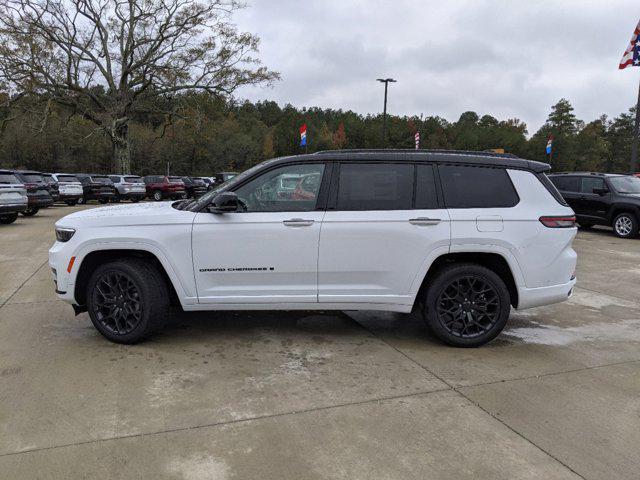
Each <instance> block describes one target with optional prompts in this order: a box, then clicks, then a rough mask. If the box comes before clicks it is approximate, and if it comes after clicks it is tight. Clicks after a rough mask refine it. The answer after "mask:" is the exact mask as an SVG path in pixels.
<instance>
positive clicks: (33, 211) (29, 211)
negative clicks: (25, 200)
mask: <svg viewBox="0 0 640 480" xmlns="http://www.w3.org/2000/svg"><path fill="white" fill-rule="evenodd" d="M39 210H40V209H39V208H35V207H32V208H27V209H26V210H25V211H24V212H21V213H22V215H24V216H25V217H33V216H34V215H35V214H36V213H38V211H39Z"/></svg>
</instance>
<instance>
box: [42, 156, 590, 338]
mask: <svg viewBox="0 0 640 480" xmlns="http://www.w3.org/2000/svg"><path fill="white" fill-rule="evenodd" d="M548 169H549V166H548V165H547V164H544V163H538V162H533V161H529V160H523V159H519V158H515V157H512V156H508V155H499V154H485V153H474V152H442V151H367V150H364V151H342V152H340V151H337V152H322V153H316V154H309V155H299V156H294V157H284V158H278V159H274V160H269V161H266V162H263V163H261V164H259V165H257V166H255V167H253V168H251V169H249V170H247V171H245V172H244V173H241V174H239V175H238V176H236V177H234V178H233V179H231V180H230V181H229V182H227V183H226V184H224V185H223V186H222V187H221V188H218V189H216V190H212V191H211V192H209V193H207V194H205V195H204V196H202V197H200V198H199V199H197V200H183V201H178V202H173V203H169V202H165V203H157V204H145V205H126V206H112V207H105V208H98V209H92V210H85V211H82V212H76V213H73V214H71V215H68V216H66V217H64V218H62V219H61V220H59V221H58V222H57V223H56V238H57V241H56V243H55V244H54V245H53V247H52V248H51V250H50V251H49V265H50V267H51V268H52V271H53V277H54V280H55V283H56V291H57V293H58V296H59V297H60V298H61V299H63V300H65V301H66V302H69V303H70V304H72V305H73V306H74V308H75V310H76V312H81V311H85V310H88V312H89V316H90V318H91V320H92V322H93V324H94V325H95V327H96V328H97V329H98V331H99V332H100V333H101V334H102V335H104V336H105V337H106V338H108V339H109V340H112V341H114V342H119V343H134V342H138V341H140V340H142V339H143V338H145V337H146V336H148V335H149V334H151V333H152V332H153V331H154V330H155V329H157V328H158V327H160V326H161V325H162V324H163V322H164V320H165V318H166V316H167V312H168V311H169V308H168V307H169V305H170V303H171V302H172V301H173V302H175V304H176V305H178V306H180V307H181V308H182V309H183V310H186V311H192V310H265V309H271V310H296V309H298V310H386V311H393V312H411V311H412V310H414V309H419V310H420V311H422V312H423V314H424V315H425V317H426V321H427V324H428V325H429V327H430V328H431V330H432V331H433V332H434V334H435V335H437V336H438V337H439V338H440V339H442V340H443V341H445V342H447V343H449V344H451V345H457V346H477V345H482V344H484V343H486V342H488V341H490V340H492V339H493V338H495V337H496V336H497V335H498V334H499V333H500V331H501V330H502V329H503V327H504V326H505V324H506V322H507V319H508V317H509V311H510V308H511V306H513V307H515V308H517V309H525V308H531V307H536V306H539V305H547V304H551V303H555V302H561V301H563V300H565V299H567V297H569V295H570V294H571V291H572V288H573V286H574V284H575V282H576V280H575V276H574V271H575V266H576V253H575V251H574V250H573V249H572V247H571V244H572V241H573V239H574V237H575V235H576V231H577V229H576V227H575V217H574V213H573V211H572V210H571V208H569V207H568V206H567V205H566V203H565V202H564V200H563V199H562V197H561V196H560V194H559V193H558V191H557V190H556V189H555V188H554V187H553V184H552V183H551V182H549V180H548V179H547V178H546V176H545V174H544V172H545V171H547V170H548ZM291 175H296V176H298V177H299V179H300V185H302V184H303V183H304V194H301V195H297V196H293V195H285V196H282V195H280V193H281V192H280V190H279V189H280V188H282V185H283V182H282V181H281V180H282V179H283V178H290V177H291ZM305 179H309V180H308V181H306V182H305Z"/></svg>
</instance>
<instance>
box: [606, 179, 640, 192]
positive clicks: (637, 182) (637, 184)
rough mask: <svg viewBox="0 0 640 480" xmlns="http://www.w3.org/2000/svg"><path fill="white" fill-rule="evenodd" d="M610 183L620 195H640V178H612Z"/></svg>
mask: <svg viewBox="0 0 640 480" xmlns="http://www.w3.org/2000/svg"><path fill="white" fill-rule="evenodd" d="M609 181H610V182H611V185H612V186H613V188H615V189H616V192H618V193H640V178H638V177H632V176H624V177H610V178H609Z"/></svg>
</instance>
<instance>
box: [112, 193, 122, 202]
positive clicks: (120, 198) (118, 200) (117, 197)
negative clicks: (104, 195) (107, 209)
mask: <svg viewBox="0 0 640 480" xmlns="http://www.w3.org/2000/svg"><path fill="white" fill-rule="evenodd" d="M121 200H122V197H120V194H119V193H116V196H115V197H113V203H120V201H121Z"/></svg>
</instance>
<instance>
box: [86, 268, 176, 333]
mask: <svg viewBox="0 0 640 480" xmlns="http://www.w3.org/2000/svg"><path fill="white" fill-rule="evenodd" d="M110 272H114V273H115V272H117V273H120V274H124V275H126V276H127V277H128V278H129V279H130V280H131V281H132V282H133V283H134V285H135V286H136V288H137V289H138V293H139V295H140V302H141V305H140V307H141V310H142V315H141V318H140V323H138V325H137V326H136V328H135V329H134V330H133V331H132V332H129V333H127V334H124V335H118V334H116V333H113V332H111V331H109V330H108V329H106V328H105V327H104V326H103V325H102V324H101V323H100V321H99V320H98V318H97V315H96V309H95V307H94V305H93V291H94V289H95V288H96V284H97V283H98V282H99V281H100V279H101V278H102V277H103V276H104V275H105V274H107V273H110ZM86 298H87V310H88V312H89V317H90V318H91V322H92V323H93V325H94V327H96V329H97V330H98V331H99V332H100V333H101V334H102V335H103V336H104V337H105V338H107V339H108V340H110V341H112V342H115V343H124V344H134V343H138V342H140V341H142V340H144V339H145V338H147V337H148V336H149V335H150V334H151V333H153V332H154V331H155V330H156V329H157V328H159V327H161V326H162V325H163V324H164V319H165V317H166V312H167V310H168V307H169V301H168V298H169V296H168V294H167V288H166V284H165V282H164V279H163V278H162V276H161V275H160V273H159V272H158V270H157V268H155V267H154V266H153V265H150V264H149V262H146V261H144V260H139V259H123V260H118V261H115V262H111V263H108V264H105V265H101V266H100V267H98V268H97V269H96V270H95V271H94V272H93V274H92V275H91V278H90V279H89V282H88V283H87V297H86Z"/></svg>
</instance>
